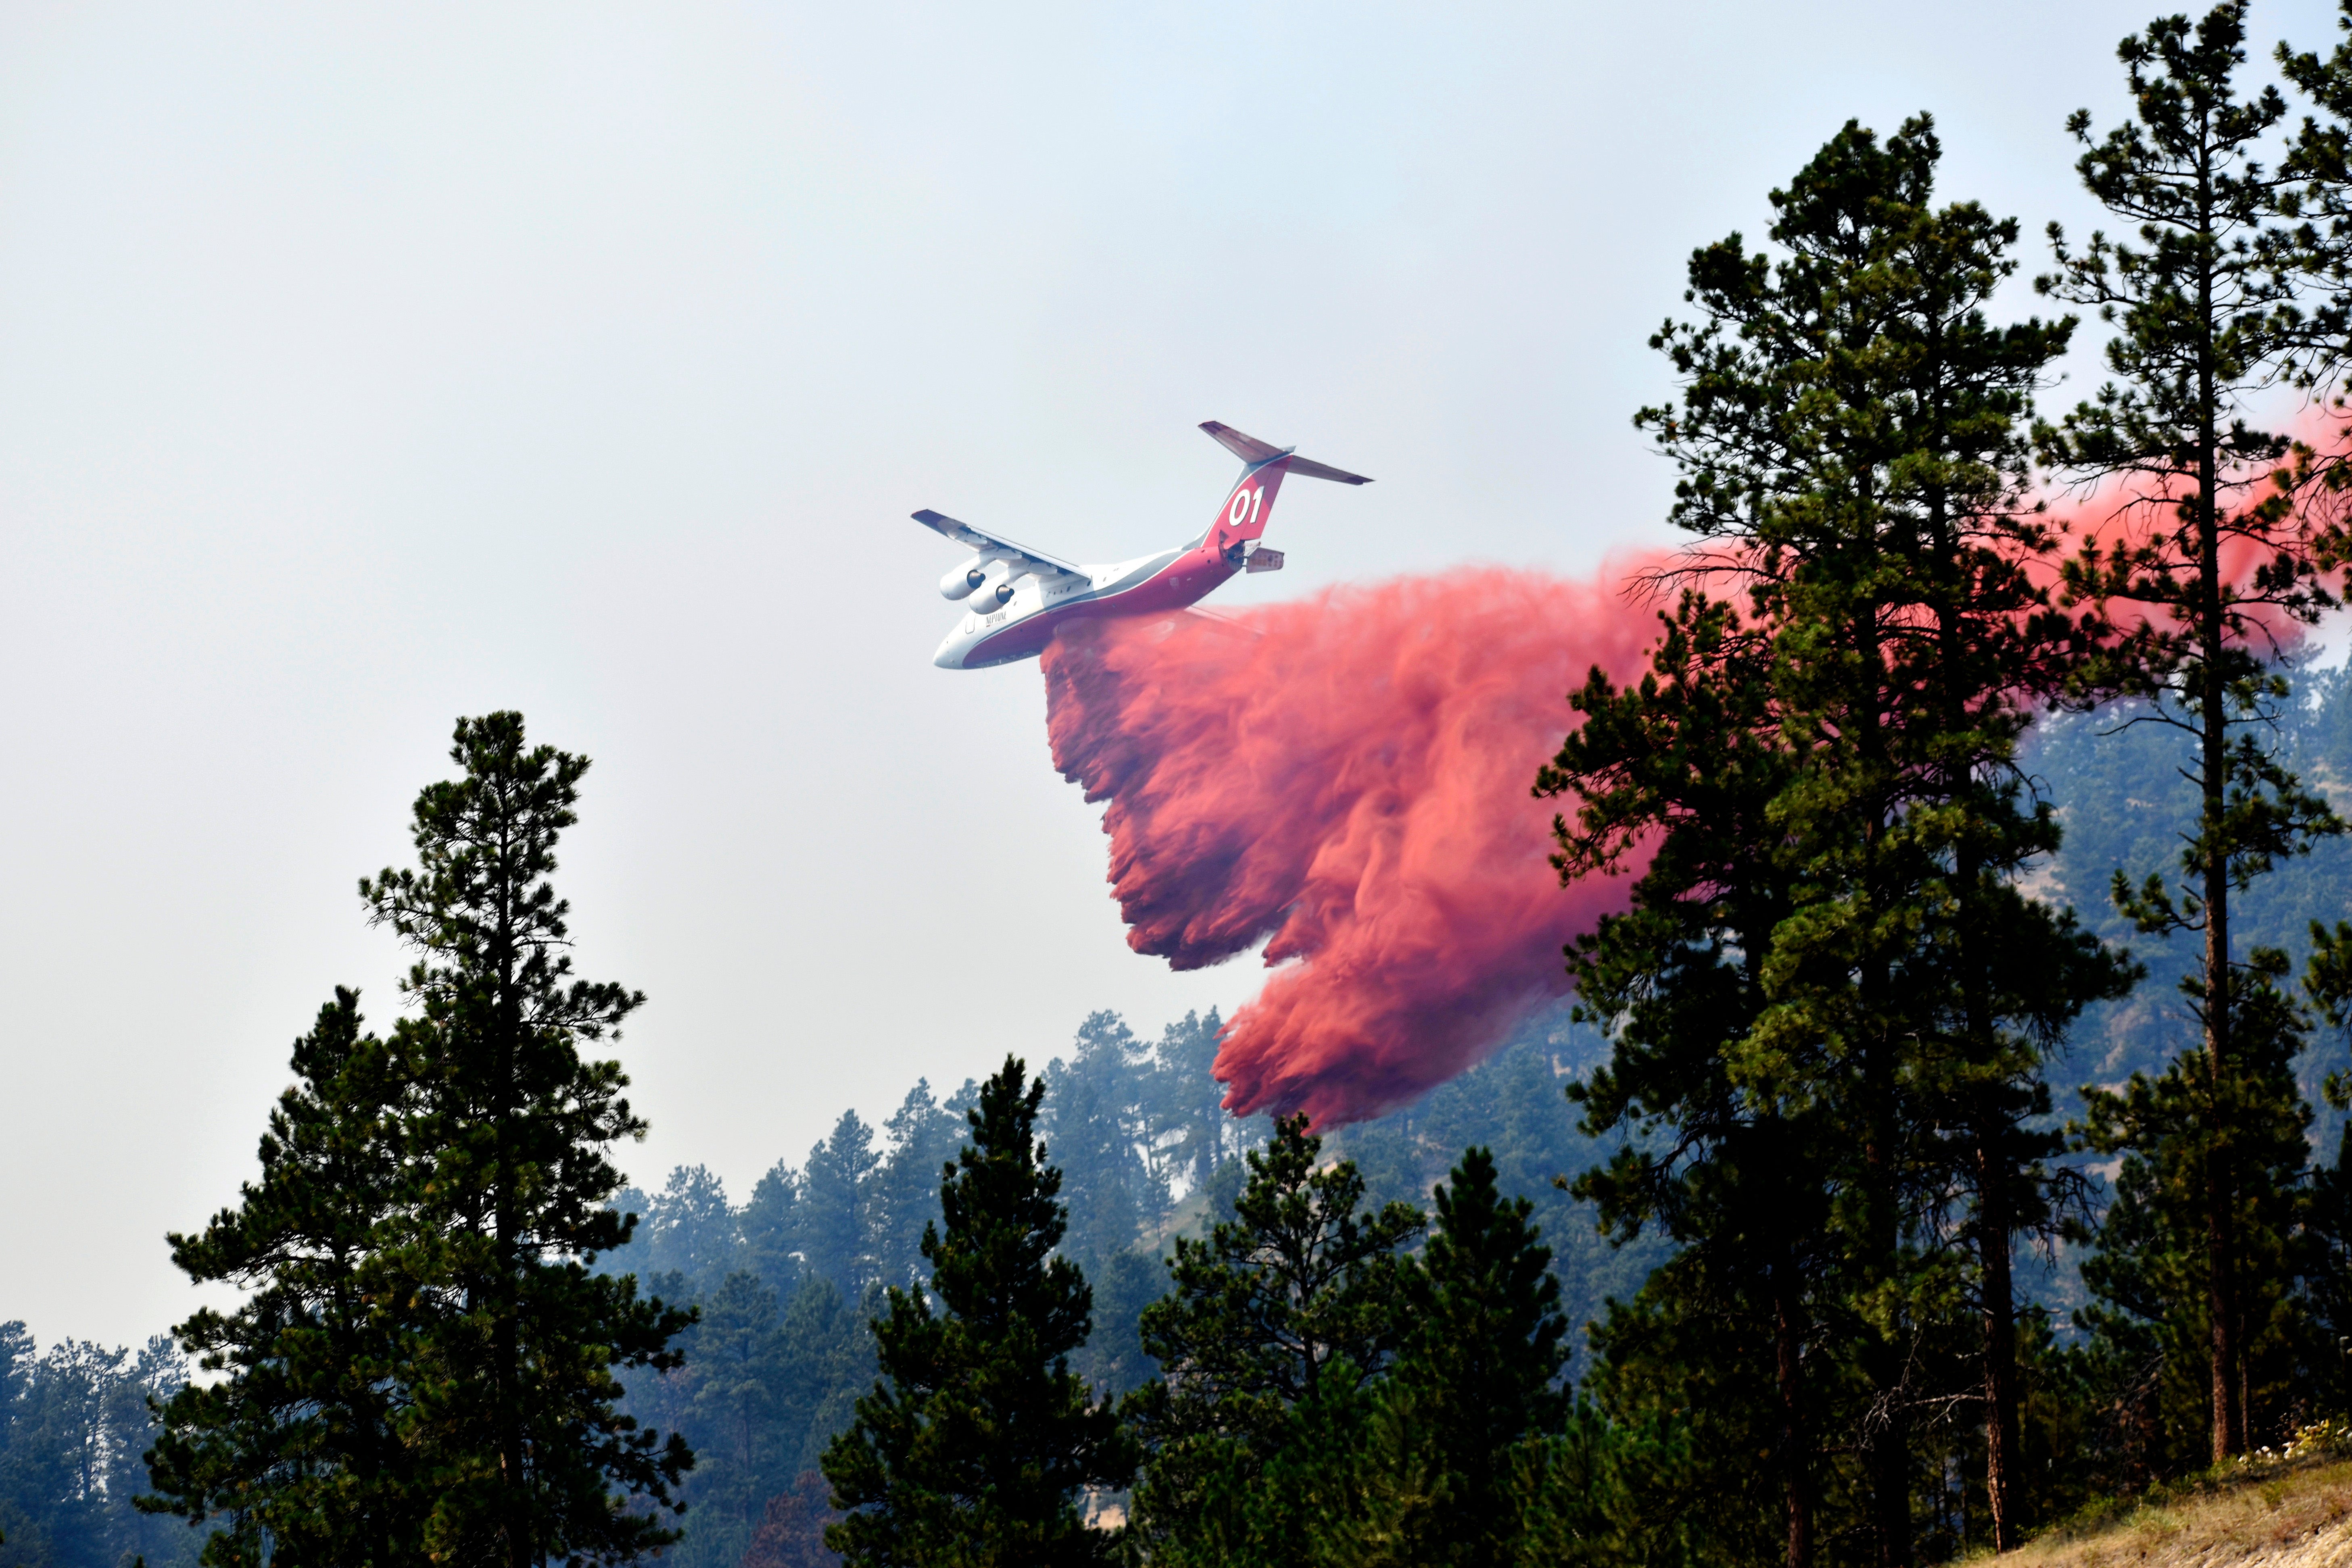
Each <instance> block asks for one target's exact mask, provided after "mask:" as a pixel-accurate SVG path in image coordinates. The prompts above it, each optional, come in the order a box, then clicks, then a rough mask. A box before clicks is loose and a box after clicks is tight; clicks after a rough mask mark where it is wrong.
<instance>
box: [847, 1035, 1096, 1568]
mask: <svg viewBox="0 0 2352 1568" xmlns="http://www.w3.org/2000/svg"><path fill="white" fill-rule="evenodd" d="M1024 1078H1025V1071H1024V1067H1023V1065H1022V1063H1021V1061H1020V1059H1019V1058H1007V1059H1006V1061H1005V1064H1004V1067H1003V1070H1002V1071H1000V1072H998V1073H997V1074H996V1075H995V1076H994V1077H992V1078H991V1079H989V1080H988V1081H987V1083H985V1084H984V1085H982V1089H981V1094H980V1103H979V1105H978V1107H977V1108H976V1109H974V1110H972V1111H971V1113H970V1121H971V1142H968V1143H967V1144H965V1146H964V1147H963V1148H962V1149H961V1150H960V1151H959V1152H957V1155H956V1162H955V1163H954V1164H953V1165H950V1166H949V1167H948V1168H947V1171H946V1173H945V1174H946V1179H945V1181H944V1182H943V1183H942V1184H941V1185H940V1210H941V1213H942V1215H943V1216H944V1219H945V1225H944V1228H939V1227H934V1228H929V1229H927V1230H926V1231H925V1233H924V1236H923V1257H924V1258H925V1259H926V1260H928V1261H929V1264H930V1266H931V1288H930V1289H929V1291H928V1292H924V1291H919V1290H915V1289H905V1288H901V1287H898V1286H893V1287H892V1288H891V1289H890V1291H889V1296H888V1300H889V1310H888V1312H887V1315H886V1316H884V1317H882V1318H881V1319H879V1320H877V1321H876V1323H875V1325H874V1332H875V1338H876V1341H877V1346H878V1348H879V1352H880V1361H881V1371H882V1379H881V1381H880V1382H878V1383H877V1384H875V1387H874V1391H873V1393H871V1394H867V1395H866V1397H865V1398H863V1399H860V1400H859V1401H858V1402H857V1415H856V1420H855V1421H854V1422H853V1423H852V1424H851V1425H850V1426H849V1428H848V1430H846V1431H845V1432H843V1433H842V1434H841V1435H840V1436H837V1437H836V1438H835V1439H834V1441H833V1443H832V1445H831V1446H830V1447H827V1448H826V1449H825V1452H824V1474H825V1478H826V1479H828V1480H830V1481H831V1482H832V1483H833V1500H834V1506H835V1507H836V1508H840V1509H843V1510H847V1517H846V1518H845V1519H844V1520H843V1521H841V1522H840V1523H838V1524H836V1525H834V1526H833V1527H831V1528H830V1529H828V1530H827V1531H825V1539H826V1540H827V1542H830V1543H831V1544H832V1545H833V1546H834V1547H835V1549H836V1550H838V1551H840V1552H842V1553H843V1554H844V1555H845V1557H846V1559H847V1560H848V1561H849V1563H851V1564H853V1565H854V1568H917V1565H920V1568H950V1565H954V1568H1058V1565H1075V1564H1084V1563H1106V1562H1108V1561H1109V1560H1110V1557H1111V1555H1112V1552H1113V1549H1114V1547H1115V1545H1116V1543H1117V1538H1116V1537H1115V1536H1114V1535H1113V1534H1111V1533H1110V1532H1108V1531H1098V1530H1095V1529H1092V1528H1090V1527H1089V1526H1088V1525H1087V1521H1086V1519H1085V1517H1084V1515H1083V1514H1082V1513H1081V1511H1080V1509H1079V1506H1078V1502H1079V1498H1080V1496H1081V1494H1082V1493H1084V1492H1085V1491H1086V1490H1087V1489H1093V1488H1113V1487H1118V1486H1122V1485H1124V1484H1125V1483H1126V1481H1127V1479H1128V1478H1129V1475H1130V1474H1132V1472H1133V1466H1132V1464H1131V1462H1130V1461H1129V1459H1128V1458H1127V1453H1126V1448H1125V1445H1124V1442H1123V1440H1122V1438H1121V1436H1120V1434H1119V1431H1118V1420H1117V1417H1116V1415H1115V1414H1114V1412H1112V1411H1111V1410H1110V1409H1109V1408H1108V1406H1107V1405H1095V1404H1093V1403H1092V1402H1091V1401H1090V1400H1089V1399H1088V1397H1087V1387H1086V1384H1085V1383H1084V1381H1083V1380H1082V1379H1080V1378H1079V1377H1077V1376H1076V1374H1075V1373H1072V1372H1071V1371H1070V1368H1069V1356H1070V1353H1071V1352H1073V1351H1075V1350H1076V1349H1077V1348H1078V1347H1079V1346H1080V1345H1082V1344H1084V1343H1085V1342H1086V1339H1087V1327H1088V1314H1089V1310H1090V1307H1091V1293H1090V1292H1089V1291H1088V1290H1087V1283H1086V1279H1085V1278H1084V1277H1083V1276H1082V1275H1081V1274H1080V1273H1079V1272H1078V1269H1077V1268H1076V1266H1075V1265H1074V1264H1072V1263H1071V1262H1070V1261H1069V1260H1068V1259H1066V1258H1061V1257H1058V1256H1056V1255H1055V1248H1056V1247H1058V1246H1059V1244H1060V1242H1061V1239H1062V1236H1063V1232H1064V1230H1065V1228H1066V1223H1067V1221H1066V1216H1065V1213H1064V1210H1063V1207H1062V1205H1061V1204H1060V1203H1059V1202H1057V1201H1056V1197H1057V1194H1059V1192H1060V1190H1061V1177H1060V1174H1059V1173H1057V1172H1056V1171H1055V1170H1054V1168H1053V1167H1052V1166H1050V1165H1047V1164H1046V1163H1045V1157H1044V1155H1045V1151H1044V1148H1043V1145H1042V1144H1040V1143H1039V1142H1038V1140H1037V1135H1036V1128H1037V1107H1038V1102H1039V1101H1040V1100H1043V1099H1044V1098H1045V1082H1044V1080H1043V1079H1039V1080H1037V1081H1036V1082H1034V1083H1032V1084H1029V1085H1027V1087H1026V1088H1025V1089H1024Z"/></svg>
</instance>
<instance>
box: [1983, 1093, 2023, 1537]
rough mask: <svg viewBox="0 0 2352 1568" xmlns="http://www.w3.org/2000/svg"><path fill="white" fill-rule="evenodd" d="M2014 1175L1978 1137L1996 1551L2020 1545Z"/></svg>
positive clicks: (1988, 1467) (1988, 1486)
mask: <svg viewBox="0 0 2352 1568" xmlns="http://www.w3.org/2000/svg"><path fill="white" fill-rule="evenodd" d="M2009 1197H2010V1194H2009V1173H2008V1172H2007V1171H2005V1170H2003V1169H2002V1168H2001V1163H2000V1159H1999V1157H1998V1155H1997V1153H1996V1152H1995V1151H1994V1149H1993V1146H1992V1142H1991V1139H1990V1136H1989V1134H1987V1133H1985V1132H1983V1131H1979V1135H1978V1138H1977V1203H1978V1209H1977V1271H1978V1275H1979V1291H1980V1292H1981V1294H1982V1296H1983V1298H1984V1381H1985V1501H1986V1506H1987V1507H1988V1509H1989V1510H1990V1512H1991V1514H1992V1549H1993V1550H1994V1551H1995V1552H2007V1551H2009V1550H2010V1549H2011V1547H2014V1546H2015V1545H2017V1543H2018V1524H2019V1520H2018V1517H2017V1510H2016V1506H2015V1499H2014V1496H2013V1494H2012V1491H2011V1486H2012V1481H2013V1479H2014V1477H2015V1475H2016V1470H2017V1309H2016V1303H2015V1300H2014V1299H2013V1297H2012V1295H2011V1282H2010V1267H2009V1238H2010V1231H2011V1220H2010V1203H2009Z"/></svg>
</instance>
